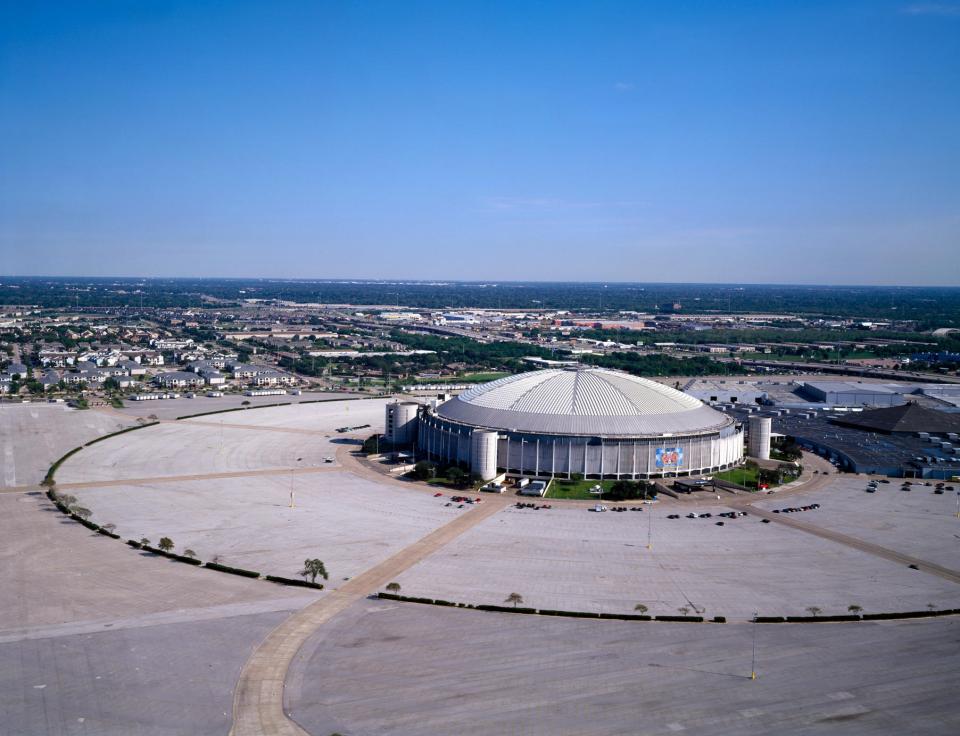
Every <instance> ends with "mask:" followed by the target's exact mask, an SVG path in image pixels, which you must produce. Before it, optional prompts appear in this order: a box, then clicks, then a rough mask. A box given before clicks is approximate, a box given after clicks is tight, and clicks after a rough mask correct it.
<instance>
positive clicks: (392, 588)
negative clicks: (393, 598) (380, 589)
mask: <svg viewBox="0 0 960 736" xmlns="http://www.w3.org/2000/svg"><path fill="white" fill-rule="evenodd" d="M387 592H388V593H393V594H394V595H396V594H397V593H399V592H400V583H387Z"/></svg>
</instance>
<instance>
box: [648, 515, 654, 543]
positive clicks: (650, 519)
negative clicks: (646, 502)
mask: <svg viewBox="0 0 960 736" xmlns="http://www.w3.org/2000/svg"><path fill="white" fill-rule="evenodd" d="M649 511H650V513H649V515H648V516H647V549H653V509H652V508H650V509H649Z"/></svg>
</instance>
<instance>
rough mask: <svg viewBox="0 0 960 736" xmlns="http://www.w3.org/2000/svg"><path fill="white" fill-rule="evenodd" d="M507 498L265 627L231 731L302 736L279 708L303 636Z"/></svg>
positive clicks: (240, 687) (241, 685)
mask: <svg viewBox="0 0 960 736" xmlns="http://www.w3.org/2000/svg"><path fill="white" fill-rule="evenodd" d="M510 503H511V501H510V500H508V499H505V498H492V499H488V501H487V502H486V503H484V504H483V505H482V506H476V507H474V508H472V509H471V510H470V511H468V512H467V513H465V514H462V515H461V516H458V517H457V518H456V519H454V520H453V521H451V522H449V523H447V524H445V525H444V526H442V527H440V528H439V529H436V530H434V531H433V532H431V533H430V534H428V535H427V536H425V537H423V538H422V539H420V540H419V541H417V542H415V543H413V544H411V545H410V546H408V547H406V548H405V549H403V550H401V551H400V552H398V553H397V554H395V555H393V556H392V557H390V558H388V559H387V560H385V561H383V562H381V563H380V564H379V565H376V566H375V567H372V568H370V569H369V570H367V571H366V572H364V573H361V574H360V575H358V576H357V577H355V578H353V579H351V580H350V581H348V582H347V583H345V584H344V585H342V586H340V588H338V589H337V590H336V591H334V592H332V593H330V594H328V595H326V596H325V597H324V598H322V599H321V600H319V601H317V602H316V603H313V604H311V605H309V606H307V607H306V608H304V609H303V610H301V611H298V612H297V613H295V614H293V615H291V616H290V618H288V619H287V620H286V621H284V622H283V623H282V624H281V625H280V626H278V627H277V628H276V629H274V630H273V632H271V634H270V636H268V637H267V638H266V639H265V640H264V641H263V643H261V644H260V646H259V647H257V649H256V650H255V651H254V653H253V656H252V657H251V658H250V659H249V660H248V661H247V664H246V665H245V666H244V668H243V670H242V671H241V673H240V681H239V682H238V683H237V689H236V692H235V694H234V704H233V729H232V730H231V734H233V736H306V732H305V731H304V730H303V729H301V728H300V727H299V726H297V725H296V724H295V723H294V722H293V721H291V720H290V719H289V718H288V717H287V714H286V713H285V712H284V709H283V687H284V681H285V679H286V676H287V670H288V669H289V667H290V664H291V662H292V661H293V658H294V656H295V655H296V654H297V652H298V651H299V650H300V647H301V646H303V644H304V642H306V641H307V639H308V638H310V636H311V635H313V634H314V633H315V632H316V630H317V628H318V627H320V626H321V625H323V624H324V623H326V622H327V621H329V620H330V619H331V618H333V617H334V616H336V615H337V614H338V613H340V612H341V611H344V610H345V609H346V608H348V607H349V606H350V605H352V604H353V603H355V602H356V601H358V600H360V599H361V598H363V597H365V596H367V595H369V594H371V593H373V592H375V591H376V590H377V589H379V588H380V587H382V586H384V585H386V584H387V583H389V582H390V581H391V580H393V578H395V577H396V576H397V575H398V574H399V573H401V572H403V571H404V570H406V569H407V568H409V567H411V566H412V565H415V564H416V563H418V562H420V561H421V560H423V559H424V558H426V557H427V556H428V555H431V554H433V553H434V552H436V551H437V550H438V549H440V548H441V547H443V546H444V545H446V544H448V543H449V542H451V541H452V540H454V539H456V538H457V537H458V536H460V535H461V534H462V533H463V532H465V531H467V530H468V529H470V528H472V527H474V526H476V525H477V524H479V523H480V522H482V521H484V520H485V519H487V518H489V517H491V516H493V515H494V514H496V513H497V512H498V511H500V510H501V509H502V508H504V507H505V506H507V505H509V504H510Z"/></svg>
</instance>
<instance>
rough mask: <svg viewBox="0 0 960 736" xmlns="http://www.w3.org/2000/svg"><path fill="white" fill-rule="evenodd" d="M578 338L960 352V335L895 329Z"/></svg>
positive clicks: (623, 333) (588, 333) (599, 333)
mask: <svg viewBox="0 0 960 736" xmlns="http://www.w3.org/2000/svg"><path fill="white" fill-rule="evenodd" d="M576 335H577V337H585V338H587V339H590V340H613V341H615V342H620V343H624V344H627V345H636V344H638V343H644V344H650V343H653V342H659V343H663V342H675V343H678V344H680V345H705V344H708V343H722V344H730V345H742V344H747V345H753V344H756V343H776V344H783V343H792V342H801V343H826V344H831V343H840V342H846V343H849V342H861V341H863V340H910V341H913V342H927V343H935V344H936V347H933V346H931V347H929V348H922V347H920V346H916V345H908V346H898V345H892V346H890V347H889V348H877V347H871V348H869V350H870V351H871V352H874V353H876V354H877V355H881V356H884V355H887V354H890V355H901V354H903V353H913V352H940V351H946V352H960V338H956V337H950V336H946V337H935V336H933V335H930V334H923V333H916V332H891V331H884V330H821V329H816V328H797V329H769V328H757V329H743V330H725V329H710V330H683V331H671V330H664V331H660V330H658V331H656V332H642V331H637V330H601V329H587V330H578V331H577V332H576Z"/></svg>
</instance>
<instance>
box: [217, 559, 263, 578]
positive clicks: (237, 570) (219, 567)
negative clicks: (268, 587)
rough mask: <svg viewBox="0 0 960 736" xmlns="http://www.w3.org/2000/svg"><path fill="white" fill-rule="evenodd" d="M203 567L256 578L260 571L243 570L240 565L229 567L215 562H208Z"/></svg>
mask: <svg viewBox="0 0 960 736" xmlns="http://www.w3.org/2000/svg"><path fill="white" fill-rule="evenodd" d="M204 567H207V568H210V569H211V570H216V571H217V572H228V573H230V574H231V575H240V576H241V577H245V578H258V577H260V573H258V572H254V571H253V570H244V569H243V568H241V567H229V566H228V565H220V564H218V563H216V562H208V563H207V564H206V565H204Z"/></svg>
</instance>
